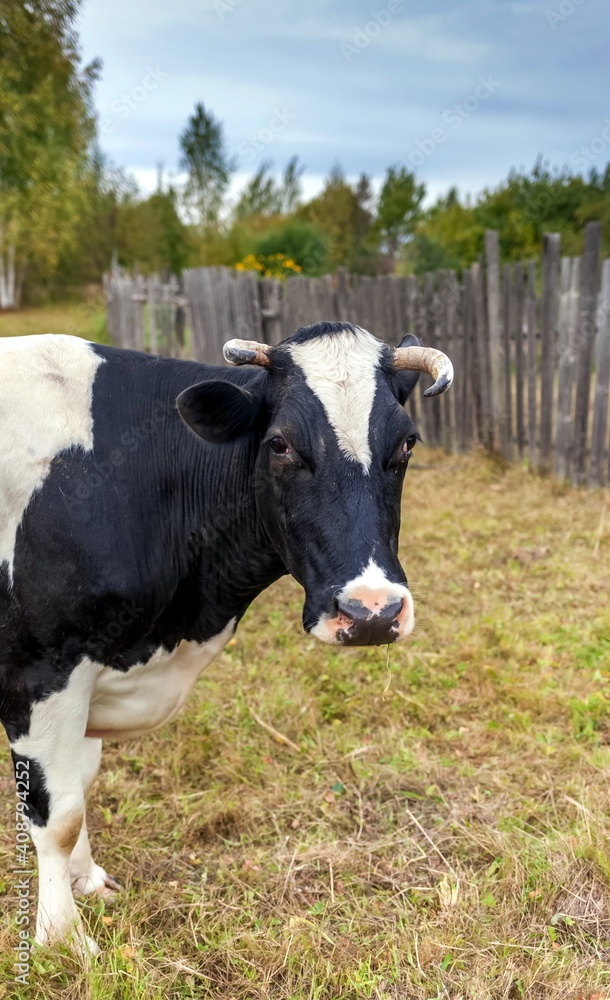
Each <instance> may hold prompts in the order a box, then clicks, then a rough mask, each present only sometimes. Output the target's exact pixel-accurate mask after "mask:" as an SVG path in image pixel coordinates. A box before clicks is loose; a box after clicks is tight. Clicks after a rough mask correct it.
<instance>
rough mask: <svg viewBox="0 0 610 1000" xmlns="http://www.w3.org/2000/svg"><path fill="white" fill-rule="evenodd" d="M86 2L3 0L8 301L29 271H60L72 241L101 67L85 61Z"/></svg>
mask: <svg viewBox="0 0 610 1000" xmlns="http://www.w3.org/2000/svg"><path fill="white" fill-rule="evenodd" d="M79 10H80V0H28V3H23V0H3V3H2V8H1V10H0V52H1V54H2V58H0V307H2V308H7V307H15V306H17V305H18V304H19V299H20V293H21V288H22V285H23V280H24V277H25V274H26V270H27V268H28V267H30V266H32V265H33V264H35V265H36V267H37V269H38V271H39V272H40V273H42V274H49V273H52V271H53V269H54V268H55V266H56V264H57V261H58V259H59V256H60V254H61V253H62V250H64V249H66V248H67V247H68V246H69V245H70V244H71V243H72V242H73V241H74V236H75V231H76V226H77V222H78V217H79V213H80V211H81V209H82V199H83V177H84V174H85V172H86V164H87V152H88V147H89V144H90V142H91V139H92V137H93V134H94V118H93V114H92V110H91V90H92V86H93V83H94V81H95V79H96V78H97V75H98V72H99V63H98V62H94V63H91V64H90V65H89V66H86V67H84V68H83V67H81V60H80V54H79V49H78V39H77V36H76V33H75V31H74V24H75V21H76V18H77V16H78V13H79Z"/></svg>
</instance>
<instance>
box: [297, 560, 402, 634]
mask: <svg viewBox="0 0 610 1000" xmlns="http://www.w3.org/2000/svg"><path fill="white" fill-rule="evenodd" d="M337 601H338V603H339V604H344V603H345V602H349V601H357V602H359V603H360V604H361V605H362V606H363V607H364V608H367V609H368V610H369V612H370V616H371V618H374V617H376V616H377V615H382V614H383V611H384V609H385V608H386V607H387V606H388V605H390V604H393V603H397V602H399V601H402V609H401V611H400V613H399V614H398V616H397V619H396V620H397V629H396V640H399V639H404V638H406V636H408V635H409V634H410V633H411V632H412V631H413V626H414V624H415V615H414V612H413V598H412V597H411V593H410V591H409V589H408V587H405V586H404V584H401V583H392V581H391V580H388V578H387V577H386V575H385V573H384V571H383V569H382V568H381V567H380V566H378V565H377V563H376V562H375V561H374V560H373V559H370V560H369V563H368V565H367V566H366V567H365V568H364V569H363V570H362V572H361V573H359V574H358V576H356V577H354V579H352V580H349V581H348V583H346V584H345V586H344V587H343V588H342V590H341V591H339V593H338V594H337ZM344 628H345V623H344V622H343V615H341V614H339V615H332V614H323V615H322V616H321V617H320V620H319V621H318V622H317V623H316V625H314V627H313V628H312V629H311V634H312V635H315V636H316V638H318V639H321V640H322V641H323V642H330V643H331V644H332V645H341V639H340V638H339V633H340V632H341V630H342V629H344Z"/></svg>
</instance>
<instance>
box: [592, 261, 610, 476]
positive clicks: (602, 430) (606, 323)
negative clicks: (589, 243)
mask: <svg viewBox="0 0 610 1000" xmlns="http://www.w3.org/2000/svg"><path fill="white" fill-rule="evenodd" d="M595 368H596V373H595V393H594V396H593V430H592V432H591V462H590V466H589V485H590V486H602V485H603V483H604V482H605V481H606V479H605V477H606V469H605V462H604V457H605V451H606V432H607V429H608V385H609V383H610V260H605V261H604V263H603V268H602V289H601V293H600V296H599V305H598V309H597V343H596V351H595ZM609 451H610V449H609ZM609 473H610V470H609Z"/></svg>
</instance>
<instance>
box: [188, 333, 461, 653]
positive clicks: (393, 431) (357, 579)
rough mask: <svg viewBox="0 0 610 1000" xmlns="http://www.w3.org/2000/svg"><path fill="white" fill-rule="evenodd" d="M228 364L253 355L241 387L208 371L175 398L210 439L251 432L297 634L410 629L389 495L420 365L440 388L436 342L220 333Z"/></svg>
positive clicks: (396, 505)
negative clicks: (288, 578) (297, 615)
mask: <svg viewBox="0 0 610 1000" xmlns="http://www.w3.org/2000/svg"><path fill="white" fill-rule="evenodd" d="M224 355H225V358H226V360H227V361H229V362H230V363H231V364H234V365H243V364H250V365H258V366H260V368H261V371H260V373H259V375H258V376H257V377H255V378H253V379H252V380H251V381H250V382H248V383H247V385H246V386H245V387H242V386H238V385H235V384H232V383H231V382H228V381H220V380H214V381H210V382H203V383H201V384H200V385H197V386H194V387H193V388H191V389H187V390H186V391H185V392H183V393H182V394H181V395H180V396H179V397H178V409H179V410H180V413H181V414H182V417H183V418H184V420H185V421H186V422H187V423H188V424H189V425H190V426H191V427H192V428H193V429H194V430H196V431H197V433H199V434H200V435H201V436H202V437H204V438H205V439H206V440H208V441H214V442H220V441H230V440H233V439H235V438H237V437H240V436H242V435H245V434H251V435H255V439H256V441H257V442H259V444H258V453H257V458H256V466H255V493H256V502H257V507H258V514H259V517H260V519H261V521H262V523H263V525H264V527H265V529H266V533H267V535H268V538H269V540H270V543H271V544H272V545H273V546H274V548H275V549H276V550H277V552H278V553H279V555H280V556H281V558H282V560H283V562H284V564H285V566H286V568H287V569H288V570H289V571H290V573H292V575H293V576H294V577H295V578H296V579H297V580H298V581H299V583H301V584H302V586H303V587H304V588H305V594H306V599H305V606H304V609H303V624H304V627H305V629H306V631H307V632H311V634H312V635H315V636H317V637H318V638H319V639H322V640H323V641H324V642H330V643H334V644H337V645H359V646H370V645H379V644H381V643H387V642H396V641H397V640H399V639H403V638H404V637H405V636H407V635H408V634H409V633H410V632H411V630H412V629H413V600H412V598H411V595H410V593H409V590H408V587H407V579H406V576H405V574H404V572H403V569H402V567H401V565H400V563H399V561H398V555H397V550H398V531H399V527H400V498H401V491H402V484H403V480H404V476H405V471H406V468H407V465H408V462H409V458H410V457H411V452H412V449H413V446H414V444H415V442H416V440H417V437H418V435H417V430H416V428H415V426H414V424H413V422H412V420H411V419H410V418H409V416H408V415H407V413H406V412H405V409H404V405H403V404H404V403H405V401H406V399H407V397H408V396H409V394H410V392H411V391H412V390H413V388H414V386H415V384H416V382H417V379H418V377H419V372H420V371H427V372H430V373H431V374H432V375H433V376H434V378H435V379H436V383H435V385H434V386H433V387H432V388H431V389H428V390H427V393H426V395H433V394H437V393H439V392H443V391H444V390H445V389H447V388H448V387H449V385H450V384H451V381H452V378H453V371H452V367H451V362H450V361H449V359H448V358H447V357H446V356H445V355H444V354H441V353H440V352H439V351H435V350H432V349H430V348H423V347H420V346H419V343H418V341H417V340H416V338H415V337H408V338H405V339H404V340H403V341H402V343H401V346H400V347H399V348H397V349H395V350H393V349H391V348H389V347H387V346H386V345H385V344H383V343H382V342H381V341H379V340H377V339H376V338H375V337H373V336H372V335H371V334H370V333H368V332H367V331H366V330H363V329H361V328H360V327H357V326H351V325H349V324H347V323H318V324H316V325H315V326H311V327H307V328H306V329H303V330H299V331H298V333H296V334H295V335H294V337H291V338H290V339H289V340H286V341H284V342H283V343H281V344H279V345H278V346H277V347H268V346H266V345H264V344H258V343H254V342H250V341H243V340H232V341H229V343H228V344H226V345H225V348H224Z"/></svg>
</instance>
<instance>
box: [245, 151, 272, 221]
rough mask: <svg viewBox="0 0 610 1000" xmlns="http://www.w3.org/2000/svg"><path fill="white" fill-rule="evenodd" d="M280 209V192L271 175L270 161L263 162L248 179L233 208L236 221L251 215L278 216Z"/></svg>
mask: <svg viewBox="0 0 610 1000" xmlns="http://www.w3.org/2000/svg"><path fill="white" fill-rule="evenodd" d="M281 209H282V192H281V190H280V188H279V186H278V185H277V183H276V180H275V177H273V175H272V174H271V160H264V161H263V163H261V165H260V167H259V168H258V170H257V171H256V173H255V174H254V176H253V177H251V178H250V180H249V181H248V183H247V184H246V186H245V188H244V189H243V191H242V192H241V194H240V196H239V201H238V202H237V205H236V206H235V213H234V214H235V218H236V219H237V220H238V221H241V220H242V219H249V218H251V217H252V216H253V215H278V214H279V213H280V212H281Z"/></svg>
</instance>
